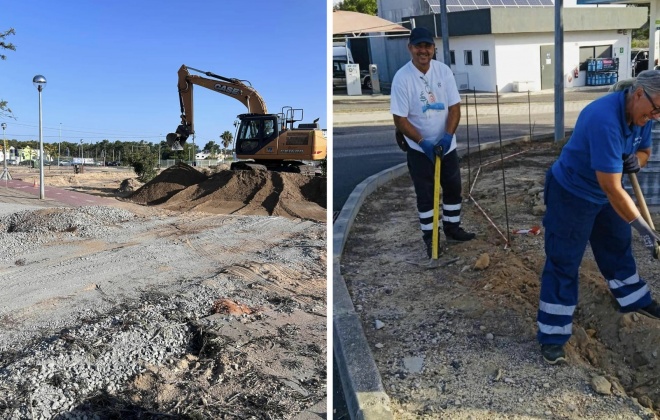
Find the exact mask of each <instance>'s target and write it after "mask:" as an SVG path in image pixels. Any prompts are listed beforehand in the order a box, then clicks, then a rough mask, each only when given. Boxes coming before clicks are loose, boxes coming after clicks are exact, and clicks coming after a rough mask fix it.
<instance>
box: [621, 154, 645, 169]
mask: <svg viewBox="0 0 660 420" xmlns="http://www.w3.org/2000/svg"><path fill="white" fill-rule="evenodd" d="M640 169H642V168H641V167H640V166H639V159H637V155H636V154H635V153H631V154H629V155H623V173H624V174H636V173H637V172H639V170H640Z"/></svg>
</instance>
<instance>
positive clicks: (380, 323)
mask: <svg viewBox="0 0 660 420" xmlns="http://www.w3.org/2000/svg"><path fill="white" fill-rule="evenodd" d="M384 326H385V324H384V323H383V322H382V321H381V320H379V319H377V320H376V321H375V322H374V327H375V328H376V329H377V330H380V329H381V328H383V327H384Z"/></svg>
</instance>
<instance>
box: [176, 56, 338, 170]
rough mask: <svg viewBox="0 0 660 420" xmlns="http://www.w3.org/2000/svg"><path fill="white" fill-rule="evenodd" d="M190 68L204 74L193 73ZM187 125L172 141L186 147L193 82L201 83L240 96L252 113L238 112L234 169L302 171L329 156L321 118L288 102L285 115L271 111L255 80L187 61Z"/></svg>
mask: <svg viewBox="0 0 660 420" xmlns="http://www.w3.org/2000/svg"><path fill="white" fill-rule="evenodd" d="M189 70H193V71H195V72H197V73H201V74H203V75H204V76H206V77H204V76H199V75H191V74H190V71H189ZM178 75H179V81H178V84H177V86H178V88H179V101H180V105H181V124H180V125H179V126H178V127H177V129H176V131H175V132H174V133H169V134H167V137H166V140H167V145H168V146H169V147H171V148H172V150H182V149H183V146H182V145H183V144H184V143H185V141H186V140H187V139H188V137H189V136H190V135H192V134H194V133H195V126H194V122H193V121H194V120H193V117H194V112H193V110H194V109H193V86H194V85H199V86H202V87H205V88H207V89H210V90H213V91H215V92H219V93H222V94H224V95H227V96H230V97H232V98H234V99H237V100H239V101H240V102H241V103H242V104H243V105H245V106H246V107H247V113H245V114H240V115H238V117H237V118H238V120H239V121H240V125H238V124H236V125H238V129H237V130H236V136H235V138H236V143H235V147H234V150H235V154H236V159H237V161H235V162H233V163H232V164H231V169H232V170H235V169H267V170H273V171H283V172H301V167H305V166H307V165H306V164H305V163H304V162H303V161H320V160H323V159H324V158H325V157H326V155H327V139H326V134H325V130H321V129H320V128H319V124H318V120H319V119H318V118H317V119H316V120H314V122H313V123H307V124H305V123H299V124H298V125H297V126H294V123H296V122H299V121H302V117H303V110H302V109H294V108H292V107H290V106H285V107H283V108H282V111H281V112H280V113H279V114H269V113H268V110H267V108H266V102H265V101H264V100H263V98H262V97H261V95H260V94H259V92H257V91H256V90H255V89H254V88H253V87H252V84H251V83H250V82H248V81H246V80H239V79H234V78H227V77H223V76H219V75H217V74H214V73H211V72H208V71H203V70H198V69H195V68H192V67H187V66H186V65H185V64H184V65H182V66H181V68H180V69H179V72H178Z"/></svg>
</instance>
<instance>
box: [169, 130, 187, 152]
mask: <svg viewBox="0 0 660 420" xmlns="http://www.w3.org/2000/svg"><path fill="white" fill-rule="evenodd" d="M165 140H166V141H167V145H168V146H169V147H170V148H171V149H172V150H183V146H181V142H179V135H178V134H177V133H168V134H167V137H165Z"/></svg>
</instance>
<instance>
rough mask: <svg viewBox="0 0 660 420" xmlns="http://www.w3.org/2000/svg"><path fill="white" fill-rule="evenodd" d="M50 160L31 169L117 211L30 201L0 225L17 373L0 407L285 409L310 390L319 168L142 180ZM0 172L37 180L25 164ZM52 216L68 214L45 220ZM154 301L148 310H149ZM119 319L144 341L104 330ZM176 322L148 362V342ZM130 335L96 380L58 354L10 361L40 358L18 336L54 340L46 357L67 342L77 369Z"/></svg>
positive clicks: (276, 414) (321, 238) (320, 381)
mask: <svg viewBox="0 0 660 420" xmlns="http://www.w3.org/2000/svg"><path fill="white" fill-rule="evenodd" d="M59 169H61V168H53V170H52V171H49V170H48V169H46V171H45V177H46V180H45V183H46V185H51V186H58V187H61V188H67V189H72V190H76V191H81V192H86V193H90V194H96V195H101V196H105V197H114V198H116V201H115V203H116V206H114V205H113V207H119V208H121V209H124V210H128V211H130V212H131V214H132V215H133V216H132V217H131V218H130V219H129V220H126V221H117V222H102V221H100V220H99V219H98V218H97V220H96V221H94V220H91V221H90V220H87V219H84V218H83V217H82V214H81V211H80V210H77V209H66V208H52V209H45V210H43V209H42V210H35V211H34V212H31V213H29V214H28V215H27V216H24V217H21V218H20V220H22V221H23V223H24V225H25V227H24V228H20V229H19V228H17V227H16V226H15V224H13V225H12V226H11V228H8V229H6V231H5V232H0V236H2V237H3V240H6V241H13V242H11V243H15V244H20V246H19V245H17V246H16V247H15V249H9V248H13V247H9V248H7V249H6V251H5V253H3V255H2V261H0V284H2V286H3V290H4V291H5V292H4V293H3V295H2V297H1V298H0V308H2V313H1V314H0V323H1V324H2V333H0V344H1V345H0V347H1V351H0V367H1V368H2V369H1V370H2V371H3V374H4V375H6V377H3V381H4V382H5V384H9V383H14V382H13V381H15V382H16V383H17V384H18V385H16V386H15V387H13V388H12V387H7V386H2V385H0V413H1V416H2V417H5V418H9V417H11V416H12V415H14V416H17V418H22V416H24V415H27V414H26V413H30V412H31V413H32V415H33V416H36V417H35V418H51V417H57V416H61V415H63V414H64V413H67V412H68V413H72V415H73V414H76V415H79V416H82V415H83V414H84V415H88V416H91V415H94V414H96V415H99V416H100V417H101V418H108V417H107V416H109V418H161V417H159V416H162V418H164V417H167V416H171V415H173V416H176V417H177V418H233V417H234V416H238V417H239V418H293V417H294V416H296V415H297V414H299V413H302V412H304V411H305V410H306V408H308V407H310V406H312V405H314V404H316V403H318V402H319V401H322V400H323V399H324V398H325V395H326V390H325V383H326V360H327V350H326V348H327V346H326V330H327V329H326V319H327V317H326V303H327V302H326V262H327V261H326V245H325V244H326V231H327V229H326V225H325V218H326V211H325V188H324V187H325V185H324V180H323V179H321V178H314V177H309V176H303V175H296V174H274V173H270V172H265V171H264V172H260V171H258V172H255V173H251V171H240V172H236V173H233V172H231V171H228V170H219V171H209V170H204V171H198V170H196V169H195V168H191V167H189V166H178V167H172V168H170V169H167V170H164V171H162V172H161V173H160V174H159V175H158V177H157V178H155V179H154V180H152V181H151V182H149V183H147V184H144V185H142V184H141V183H139V182H137V181H136V180H135V178H134V174H131V173H130V171H126V170H121V169H116V168H89V169H86V170H85V173H83V174H75V175H74V174H73V173H72V172H73V171H72V170H71V169H68V168H67V169H66V170H61V171H60V170H59ZM11 173H12V175H13V177H14V179H23V180H24V181H27V182H32V180H33V179H34V178H35V177H36V179H37V180H38V172H37V171H34V170H27V169H24V168H17V169H13V168H12V170H11ZM37 182H38V181H37ZM60 219H62V220H75V221H76V222H75V223H76V224H75V225H74V224H73V222H68V223H70V224H69V225H65V227H61V226H62V225H57V226H58V227H55V226H56V224H55V223H54V222H52V221H53V220H60ZM19 231H20V232H21V233H18V232H19ZM44 232H48V233H44ZM16 235H26V236H21V237H16ZM37 238H38V239H37ZM7 243H9V242H7ZM156 313H157V314H158V316H159V317H160V318H164V321H162V322H159V323H158V324H151V323H150V322H149V321H148V319H151V318H152V317H154V316H155V314H156ZM108 323H109V324H108ZM102 325H103V326H102ZM108 325H109V327H108ZM92 326H93V328H92ZM101 326H102V327H101ZM90 328H92V330H93V331H96V333H94V334H96V335H94V336H93V337H89V336H88V335H89V329H90ZM108 328H109V329H108ZM133 329H135V330H136V331H137V330H140V331H142V332H143V333H144V338H143V339H144V340H145V343H146V347H145V348H144V349H142V347H140V345H141V340H139V339H135V338H132V339H126V340H127V341H118V342H115V343H114V344H108V343H109V342H110V337H114V339H118V338H117V337H120V336H121V335H122V334H128V333H129V332H131V331H132V330H133ZM179 330H181V331H183V332H182V333H181V334H182V335H181V339H180V340H179V342H178V345H177V346H173V345H169V346H168V347H167V350H166V351H167V354H168V355H171V356H170V357H167V358H166V359H162V360H161V359H160V358H159V357H158V354H159V353H158V350H157V349H155V347H157V346H156V344H155V343H156V342H157V341H158V339H160V338H162V337H163V336H165V337H169V335H170V334H171V333H168V332H167V331H179ZM62 331H67V333H66V334H63V333H62ZM145 331H146V332H145ZM71 337H74V338H71ZM133 340H134V341H133ZM149 340H151V343H152V345H149ZM100 343H102V344H100ZM131 343H132V347H134V348H141V350H140V351H141V352H142V353H140V356H139V358H138V359H137V360H135V362H133V365H134V366H132V367H131V366H129V367H126V369H125V371H124V370H122V371H121V372H120V373H116V375H114V376H113V377H108V378H104V379H99V382H98V384H97V383H96V382H94V383H93V384H94V385H92V382H91V380H88V381H87V382H85V380H83V379H80V381H82V382H80V383H78V379H75V378H73V379H72V381H73V382H76V384H75V387H72V385H73V384H72V383H70V381H65V380H63V379H62V378H66V377H68V376H67V375H68V374H67V372H68V369H69V366H67V363H63V364H62V366H59V364H58V363H56V362H53V363H52V364H49V367H48V368H49V369H51V368H52V369H54V370H55V371H54V372H50V373H49V376H48V378H53V377H54V378H59V379H58V380H57V381H54V380H51V379H49V380H48V381H45V382H43V381H41V380H39V381H34V382H31V381H28V379H27V376H28V375H25V374H20V372H32V371H43V369H44V367H43V366H41V364H42V361H41V360H34V358H35V357H36V356H35V355H36V354H40V353H38V352H36V350H34V349H36V348H39V349H40V350H39V352H46V351H50V352H56V351H57V349H58V348H59V347H57V345H58V344H66V350H65V352H64V353H61V354H60V355H59V356H57V355H53V356H52V357H53V359H54V360H60V359H62V357H63V356H64V357H73V356H70V355H71V354H77V353H76V352H77V351H79V350H75V349H83V350H82V351H81V353H83V355H81V356H79V357H81V358H82V359H80V360H75V361H74V362H71V361H69V362H68V365H72V364H73V365H78V366H79V367H80V369H83V372H82V373H81V372H78V373H77V374H76V377H78V376H81V375H82V377H84V378H88V377H92V376H93V373H94V372H93V371H92V370H95V371H100V369H101V366H102V365H104V364H107V365H108V366H115V365H117V366H121V365H122V364H123V363H125V359H129V360H133V359H132V358H133V357H135V356H134V355H132V354H130V348H131ZM99 346H100V347H99ZM124 346H127V347H126V350H125V351H124V350H122V348H124ZM113 347H114V349H113ZM152 347H153V348H154V349H152ZM44 349H45V350H44ZM72 349H73V350H72ZM150 349H152V350H153V351H154V352H156V353H154V354H151V350H150ZM59 351H61V350H59ZM129 354H130V356H129ZM40 357H41V358H43V356H40ZM76 357H78V356H76ZM92 364H93V366H92ZM51 365H54V366H51ZM88 365H89V366H90V367H89V369H90V370H89V371H86V370H84V369H87V366H88ZM135 365H137V366H135ZM58 369H61V370H58ZM12 372H16V374H15V375H14V376H12ZM131 372H137V373H131ZM88 375H89V376H88ZM22 376H25V377H26V378H25V379H23V378H22ZM35 379H36V378H35ZM105 380H107V381H110V382H114V383H113V384H108V383H106V382H104V381H105ZM42 382H43V383H42ZM83 382H85V383H86V384H87V385H85V384H84V383H83ZM43 386H47V387H48V389H47V390H46V391H44V390H43V389H42V387H43ZM85 386H86V387H85ZM16 388H18V389H20V392H18V389H16ZM42 394H43V397H42ZM54 394H57V395H59V396H60V397H53V396H52V395H54ZM53 398H54V400H53ZM58 398H59V400H58ZM42 399H43V401H42ZM52 401H55V402H52ZM145 416H146V417H145ZM58 418H60V417H58ZM90 418H91V417H90Z"/></svg>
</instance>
